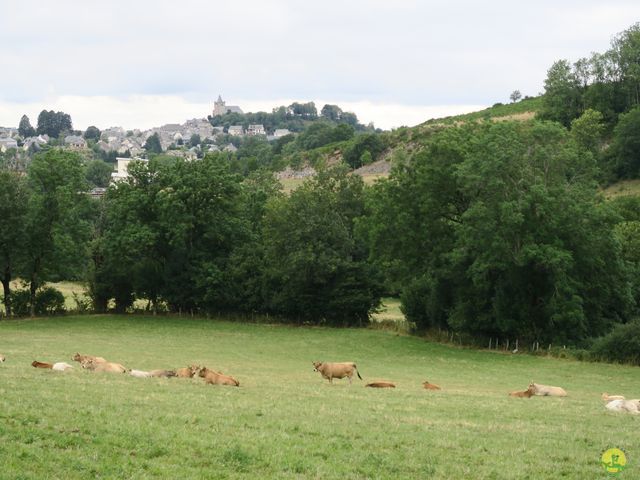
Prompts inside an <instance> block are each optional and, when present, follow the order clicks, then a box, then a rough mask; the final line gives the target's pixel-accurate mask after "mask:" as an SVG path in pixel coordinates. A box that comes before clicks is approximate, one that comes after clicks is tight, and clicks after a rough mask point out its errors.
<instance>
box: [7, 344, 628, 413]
mask: <svg viewBox="0 0 640 480" xmlns="http://www.w3.org/2000/svg"><path fill="white" fill-rule="evenodd" d="M71 359H72V360H73V361H75V362H78V363H80V366H81V367H82V368H83V369H85V370H89V371H91V372H109V373H126V374H129V375H131V376H132V377H137V378H148V377H165V378H170V377H179V378H193V377H200V378H202V379H204V382H205V383H207V384H211V385H228V386H234V387H239V386H240V382H238V380H236V379H235V378H233V377H232V376H230V375H225V374H224V373H222V372H219V371H216V370H213V369H210V368H207V367H205V366H198V365H190V366H188V367H182V368H178V369H175V370H150V371H146V370H135V369H129V368H127V367H125V366H124V365H122V364H120V363H115V362H109V361H107V360H106V359H105V358H103V357H97V356H93V355H82V354H80V353H76V354H75V355H73V357H71ZM5 360H6V358H5V356H4V355H0V363H2V362H4V361H5ZM312 363H313V370H314V371H316V372H318V373H320V375H321V376H322V377H323V378H325V379H327V380H329V383H333V379H334V378H337V379H342V378H347V379H348V380H349V385H351V383H352V378H353V375H354V374H355V375H357V376H358V378H359V379H360V380H362V376H361V375H360V372H359V371H358V367H357V366H356V364H355V363H354V362H340V363H335V362H334V363H332V362H312ZM31 366H32V367H34V368H44V369H50V370H55V371H61V372H64V371H67V370H72V369H73V368H74V367H73V365H70V364H69V363H67V362H56V363H48V362H40V361H38V360H34V361H33V362H32V363H31ZM365 387H370V388H396V384H395V383H393V382H390V381H387V380H376V381H374V382H370V383H367V384H366V385H365ZM422 387H423V388H424V389H425V390H441V388H440V387H439V386H438V385H436V384H433V383H430V382H428V381H425V382H423V383H422ZM509 396H511V397H517V398H531V397H533V396H548V397H566V396H567V392H566V390H565V389H563V388H562V387H554V386H549V385H541V384H539V383H534V382H533V381H531V383H529V386H528V387H527V389H526V390H522V391H515V392H511V393H509ZM602 400H603V401H604V403H605V408H606V409H607V410H610V411H613V412H625V413H630V414H633V415H640V399H633V400H626V399H625V397H624V396H622V395H609V394H608V393H603V394H602Z"/></svg>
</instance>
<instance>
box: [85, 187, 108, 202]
mask: <svg viewBox="0 0 640 480" xmlns="http://www.w3.org/2000/svg"><path fill="white" fill-rule="evenodd" d="M105 193H107V189H106V188H102V187H95V188H92V189H91V190H90V191H89V196H90V197H91V198H98V199H99V198H102V197H104V194H105Z"/></svg>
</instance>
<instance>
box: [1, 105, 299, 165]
mask: <svg viewBox="0 0 640 480" xmlns="http://www.w3.org/2000/svg"><path fill="white" fill-rule="evenodd" d="M212 113H213V115H214V116H216V115H224V114H227V113H239V114H242V113H243V111H242V109H241V108H240V107H238V106H237V105H227V104H226V102H225V101H224V100H222V96H220V95H218V99H217V100H216V101H215V102H214V108H213V112H212ZM225 133H227V134H229V135H231V136H236V137H241V136H259V135H260V136H265V137H266V138H267V140H269V141H273V140H277V139H278V138H281V137H284V136H285V135H289V134H290V133H291V132H290V131H289V130H287V129H286V128H285V129H277V130H275V131H274V132H273V134H271V135H267V131H266V130H265V127H264V125H260V124H256V125H249V126H248V127H247V128H246V129H245V128H244V126H243V125H231V126H229V127H228V129H227V131H226V132H225V128H224V127H222V126H217V127H212V126H211V124H210V123H209V121H208V120H207V119H205V118H194V119H193V120H188V121H186V122H185V123H183V124H181V125H180V124H177V123H175V124H174V123H170V124H167V125H163V126H161V127H156V128H152V129H149V130H145V131H141V130H137V129H136V130H125V129H123V128H122V127H112V128H108V129H106V130H104V131H103V132H102V134H101V137H100V140H99V141H98V142H97V143H96V145H97V147H98V148H99V149H101V150H102V151H104V152H114V151H115V152H117V154H119V155H125V154H127V152H128V154H129V155H130V156H131V157H136V156H140V155H143V154H144V153H145V148H144V145H145V143H146V141H147V139H148V138H149V137H150V136H151V135H153V134H157V135H158V138H159V140H160V145H161V147H162V150H165V151H166V150H168V149H169V148H170V147H180V146H182V145H188V144H189V141H190V140H191V138H192V137H193V135H197V136H198V137H199V138H200V142H201V143H206V144H208V149H209V151H227V152H234V151H235V150H237V148H236V147H234V146H233V145H232V144H227V145H220V141H219V140H220V135H223V134H225ZM49 141H50V139H49V136H48V135H38V136H35V137H29V138H26V139H24V140H21V142H20V143H19V136H18V130H17V129H15V128H2V127H0V151H1V152H4V151H6V150H7V149H9V148H19V145H20V147H21V148H23V149H24V150H25V151H26V150H28V149H29V148H30V147H31V146H32V145H34V144H35V146H36V148H39V147H42V146H43V145H46V144H47V143H49ZM64 145H65V146H66V147H68V148H70V149H74V150H82V149H85V148H87V141H86V140H85V139H84V138H83V137H82V136H80V135H67V136H66V137H65V138H64ZM191 147H192V148H190V149H177V150H172V155H173V154H176V155H178V156H185V157H190V156H196V152H195V150H196V149H195V147H193V146H191ZM198 148H199V147H198Z"/></svg>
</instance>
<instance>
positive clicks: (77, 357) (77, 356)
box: [71, 353, 80, 362]
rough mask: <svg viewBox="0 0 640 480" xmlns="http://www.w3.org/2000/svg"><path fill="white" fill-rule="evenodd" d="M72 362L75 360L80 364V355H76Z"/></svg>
mask: <svg viewBox="0 0 640 480" xmlns="http://www.w3.org/2000/svg"><path fill="white" fill-rule="evenodd" d="M71 360H73V361H75V362H79V361H80V354H79V353H76V354H75V355H74V356H73V357H71Z"/></svg>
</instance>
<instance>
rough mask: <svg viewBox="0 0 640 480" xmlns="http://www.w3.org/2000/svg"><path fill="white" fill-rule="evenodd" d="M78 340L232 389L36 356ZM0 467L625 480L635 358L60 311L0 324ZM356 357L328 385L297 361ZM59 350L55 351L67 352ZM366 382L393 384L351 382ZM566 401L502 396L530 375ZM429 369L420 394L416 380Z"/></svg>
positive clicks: (29, 475)
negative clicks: (626, 401)
mask: <svg viewBox="0 0 640 480" xmlns="http://www.w3.org/2000/svg"><path fill="white" fill-rule="evenodd" d="M76 351H80V352H81V353H91V354H95V355H101V356H104V357H106V358H108V359H109V360H112V361H116V362H121V363H123V364H125V365H127V366H128V367H130V368H136V369H155V368H177V367H180V366H186V365H187V364H190V363H198V364H204V365H207V366H209V367H212V368H216V369H220V370H222V371H223V372H225V373H228V374H230V375H233V376H235V377H236V378H237V379H238V380H239V381H240V385H241V386H240V388H233V387H219V386H211V385H205V384H203V383H202V381H201V379H175V378H174V379H159V378H158V379H154V378H149V379H138V378H133V377H130V376H127V375H123V374H95V373H90V372H87V371H81V370H79V369H77V368H76V370H75V371H72V372H65V373H61V372H53V371H49V370H40V369H34V368H32V367H31V366H30V365H29V364H30V362H31V361H32V360H34V359H37V360H41V361H50V362H53V361H69V362H70V357H71V355H72V354H73V353H74V352H76ZM0 353H2V354H4V355H5V356H6V357H7V361H6V362H5V363H2V364H0V465H1V470H0V478H2V479H38V480H40V479H58V478H60V479H65V480H71V479H87V478H101V479H103V478H127V479H147V478H175V479H178V478H179V479H206V478H212V479H213V478H216V479H217V478H274V479H276V478H277V479H281V478H284V479H287V478H322V479H360V478H362V479H364V478H394V479H404V478H416V479H417V478H420V479H422V478H443V479H457V478H474V479H485V478H487V479H489V478H491V479H501V478H518V479H523V478H529V479H540V478H570V479H585V478H590V479H591V478H606V474H605V472H604V470H603V469H602V467H601V466H600V465H599V459H600V454H601V451H602V450H603V449H605V448H606V447H620V448H623V449H625V450H626V452H627V455H628V459H629V463H628V466H627V469H626V470H625V471H624V472H622V473H621V474H619V475H618V478H629V479H631V478H639V476H640V449H639V445H638V427H639V426H640V417H633V416H630V415H624V414H614V413H610V412H607V411H605V409H604V408H603V406H602V404H601V401H600V393H601V392H602V391H608V392H609V393H615V394H625V395H627V397H628V398H631V397H638V396H640V369H638V368H633V367H626V366H615V365H607V364H590V363H579V362H575V361H569V360H558V359H551V358H543V357H534V356H528V355H507V354H504V353H497V352H489V351H476V350H469V349H461V348H456V347H451V346H446V345H440V344H434V343H429V342H426V341H424V340H422V339H420V338H416V337H409V336H403V335H398V334H396V333H392V332H389V331H382V330H375V329H329V328H311V327H289V326H271V325H262V324H247V323H231V322H225V321H214V320H204V319H192V318H177V317H158V318H152V317H142V316H108V315H105V316H76V317H59V318H51V319H35V320H9V321H3V322H0ZM316 359H318V360H327V361H355V362H356V363H357V364H358V367H359V369H360V372H361V374H362V376H363V378H364V381H360V380H357V379H356V380H355V381H354V384H353V385H352V386H349V385H348V383H347V382H346V381H345V380H342V381H336V383H335V384H334V385H329V384H328V382H327V381H326V380H323V379H322V378H321V377H320V375H319V374H318V373H315V372H313V370H312V366H311V362H312V361H313V360H316ZM70 363H71V362H70ZM378 379H387V380H392V381H394V382H396V383H397V388H396V389H395V390H375V389H368V388H363V386H364V384H365V382H367V381H373V380H378ZM531 379H535V380H536V381H537V382H540V383H546V384H552V385H561V386H563V387H564V388H565V389H567V391H568V392H569V397H567V398H542V397H537V398H536V397H534V398H531V399H516V398H510V397H508V396H507V393H508V392H509V391H512V390H516V389H524V388H526V386H527V384H528V382H529V380H531ZM424 380H429V381H430V382H432V383H436V384H439V385H440V386H441V387H442V390H441V391H436V392H432V391H426V390H424V389H422V388H421V382H422V381H424Z"/></svg>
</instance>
